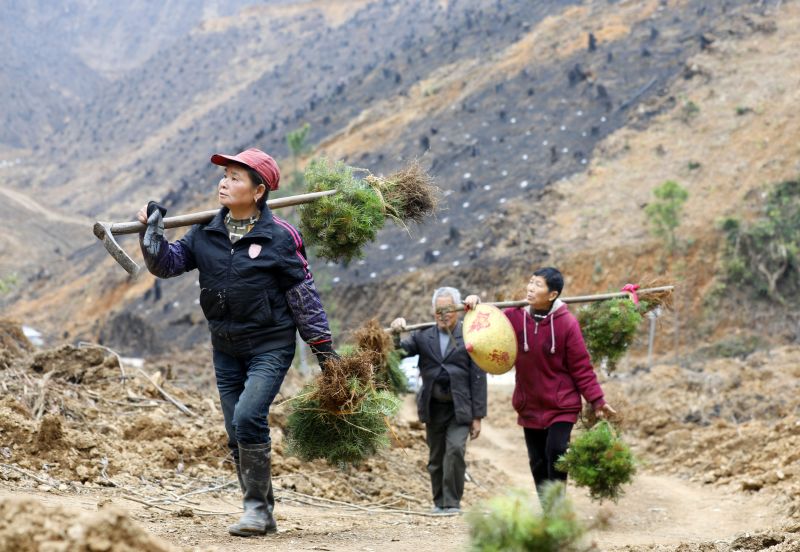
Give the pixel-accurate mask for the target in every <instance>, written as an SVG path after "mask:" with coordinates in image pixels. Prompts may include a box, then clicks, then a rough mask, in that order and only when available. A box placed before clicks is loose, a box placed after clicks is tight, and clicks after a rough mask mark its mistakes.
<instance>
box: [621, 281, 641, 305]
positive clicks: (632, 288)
mask: <svg viewBox="0 0 800 552" xmlns="http://www.w3.org/2000/svg"><path fill="white" fill-rule="evenodd" d="M638 289H639V284H625V285H624V286H622V289H621V290H620V291H625V292H627V293H628V295H630V296H631V301H633V304H634V305H636V306H638V305H639V296H638V295H637V294H636V290H638Z"/></svg>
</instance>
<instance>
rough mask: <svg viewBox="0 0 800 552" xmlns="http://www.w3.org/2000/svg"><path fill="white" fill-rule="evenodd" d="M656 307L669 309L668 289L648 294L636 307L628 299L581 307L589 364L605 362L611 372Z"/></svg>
mask: <svg viewBox="0 0 800 552" xmlns="http://www.w3.org/2000/svg"><path fill="white" fill-rule="evenodd" d="M659 285H661V284H653V285H650V286H648V287H657V286H659ZM656 308H662V309H667V310H669V309H671V308H672V291H671V290H670V291H660V292H656V293H648V294H647V295H646V296H645V298H644V299H642V300H641V301H639V304H638V305H636V304H634V302H633V301H632V300H631V299H630V298H629V297H621V298H617V299H608V300H606V301H599V302H597V303H591V304H589V305H587V306H584V307H581V308H580V309H579V310H578V314H577V317H578V323H579V324H580V326H581V332H582V333H583V338H584V340H585V341H586V348H587V349H588V350H589V354H590V355H591V357H592V361H593V362H594V363H595V364H600V363H601V362H603V360H605V361H606V369H607V370H608V372H609V373H611V372H613V371H614V369H615V368H616V366H617V363H618V362H619V360H620V359H621V358H622V357H623V356H624V355H625V353H626V352H627V351H628V348H629V347H630V345H631V343H633V339H634V337H635V336H636V332H637V330H638V329H639V327H640V326H641V323H642V320H643V319H644V316H645V315H646V314H647V313H648V312H650V311H652V310H655V309H656Z"/></svg>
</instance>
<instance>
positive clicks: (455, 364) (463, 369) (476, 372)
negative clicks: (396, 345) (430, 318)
mask: <svg viewBox="0 0 800 552" xmlns="http://www.w3.org/2000/svg"><path fill="white" fill-rule="evenodd" d="M452 335H453V339H451V340H450V344H449V345H448V347H447V351H445V354H444V358H443V357H442V353H441V347H440V346H439V330H438V328H437V327H436V326H432V327H430V328H426V329H424V330H420V331H418V332H415V333H414V334H412V335H411V337H409V338H407V339H404V340H403V341H402V342H401V343H400V347H401V348H402V349H403V350H404V351H405V352H406V353H407V356H414V355H419V373H420V376H422V389H421V390H420V392H419V394H418V396H417V412H418V414H419V420H420V421H421V422H424V423H428V422H429V421H430V405H431V393H432V390H433V382H434V380H435V379H436V376H437V375H438V374H439V372H440V370H441V369H442V367H444V369H445V370H446V371H447V374H448V375H449V376H450V392H451V394H452V396H453V406H454V408H455V414H456V421H457V422H458V423H459V424H469V423H471V422H472V420H473V419H475V418H485V417H486V372H484V371H483V370H481V369H480V368H478V366H477V365H476V364H475V363H474V362H473V361H472V359H471V358H470V357H469V354H467V350H466V349H465V348H464V337H463V335H462V323H461V322H460V321H459V322H458V324H457V325H456V327H455V328H454V329H453V334H452Z"/></svg>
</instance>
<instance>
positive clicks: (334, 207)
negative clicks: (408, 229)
mask: <svg viewBox="0 0 800 552" xmlns="http://www.w3.org/2000/svg"><path fill="white" fill-rule="evenodd" d="M356 173H366V176H364V178H357V177H356ZM305 179H306V183H307V186H308V191H309V192H322V191H327V190H339V193H337V194H334V195H331V196H326V197H324V198H321V199H319V200H317V201H314V202H312V203H307V204H305V205H303V206H302V207H300V208H299V212H300V230H301V231H302V232H303V235H304V236H305V238H306V240H307V241H308V243H309V244H310V245H313V246H314V248H315V252H316V254H317V256H318V257H320V258H323V259H327V260H330V261H334V262H342V263H344V264H345V265H346V264H348V263H349V262H350V261H351V260H353V259H354V258H361V257H363V253H362V248H363V246H364V244H366V243H367V242H370V241H373V240H374V239H375V236H376V235H377V233H378V230H380V229H381V228H383V225H384V223H385V222H386V218H387V217H388V218H391V219H393V220H394V221H396V222H397V223H398V224H400V225H401V226H403V227H404V228H405V225H406V223H407V222H409V221H411V222H416V223H420V222H422V221H423V220H424V218H425V217H426V216H429V215H432V214H434V213H435V212H436V207H437V204H438V188H436V186H435V185H434V183H433V179H432V177H431V176H430V175H429V174H428V173H426V172H425V171H424V170H423V169H422V168H421V167H420V165H419V164H418V163H417V162H413V163H412V164H410V165H408V166H407V167H406V168H405V169H403V170H401V171H399V172H396V173H394V174H392V175H390V176H389V177H387V178H383V177H380V176H375V175H373V174H371V173H370V172H369V171H367V170H366V169H355V168H353V167H349V166H347V165H345V164H344V163H342V162H341V161H337V162H331V161H329V160H328V159H326V158H324V157H323V158H320V159H314V160H312V161H311V162H310V163H309V165H308V167H306V171H305Z"/></svg>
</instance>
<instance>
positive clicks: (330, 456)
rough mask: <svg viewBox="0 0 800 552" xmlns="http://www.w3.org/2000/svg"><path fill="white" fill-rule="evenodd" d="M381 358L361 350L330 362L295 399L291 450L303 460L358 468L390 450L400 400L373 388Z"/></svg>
mask: <svg viewBox="0 0 800 552" xmlns="http://www.w3.org/2000/svg"><path fill="white" fill-rule="evenodd" d="M374 359H375V354H374V353H372V352H370V351H356V352H353V353H349V354H346V355H343V356H342V357H341V359H340V360H338V361H329V362H328V363H327V364H326V368H325V371H324V372H323V373H322V374H321V375H320V376H319V377H317V379H316V380H315V381H314V382H313V383H311V384H309V385H307V386H306V387H305V388H304V389H303V391H302V392H301V394H300V395H299V396H298V397H296V398H295V400H294V403H293V409H292V413H291V414H290V415H289V420H288V425H287V450H288V452H289V453H290V454H293V455H295V456H297V457H299V458H300V459H301V460H306V461H308V460H314V459H317V458H324V459H325V460H327V461H328V463H330V464H332V465H341V464H357V463H359V462H361V461H363V460H364V459H366V458H368V457H369V456H372V455H374V454H375V453H376V452H377V451H378V450H380V449H381V448H383V447H385V446H388V444H389V438H388V435H387V431H388V418H389V417H391V416H394V415H395V414H396V413H397V411H398V409H399V408H400V401H399V399H397V397H395V396H394V395H393V394H392V393H390V392H389V391H386V390H377V389H376V388H375V386H374V385H373V373H374V370H373V362H374Z"/></svg>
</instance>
